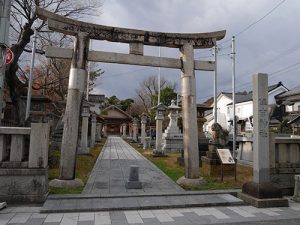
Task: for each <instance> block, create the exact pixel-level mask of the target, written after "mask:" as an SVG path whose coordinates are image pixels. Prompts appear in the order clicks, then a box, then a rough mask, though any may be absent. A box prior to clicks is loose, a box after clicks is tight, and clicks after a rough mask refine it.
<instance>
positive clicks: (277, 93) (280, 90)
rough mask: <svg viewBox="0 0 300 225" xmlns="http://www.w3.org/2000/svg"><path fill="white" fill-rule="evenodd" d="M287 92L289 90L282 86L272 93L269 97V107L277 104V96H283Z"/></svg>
mask: <svg viewBox="0 0 300 225" xmlns="http://www.w3.org/2000/svg"><path fill="white" fill-rule="evenodd" d="M286 91H288V90H287V89H286V88H284V87H282V86H280V87H278V88H276V89H274V90H272V91H270V92H269V96H268V101H269V105H271V104H275V103H276V101H275V96H276V95H279V94H281V93H283V92H286Z"/></svg>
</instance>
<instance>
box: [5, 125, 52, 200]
mask: <svg viewBox="0 0 300 225" xmlns="http://www.w3.org/2000/svg"><path fill="white" fill-rule="evenodd" d="M49 133H50V129H49V124H48V123H31V127H0V202H1V201H7V202H13V203H22V202H26V203H37V202H43V201H44V200H45V198H46V197H47V194H48V147H49Z"/></svg>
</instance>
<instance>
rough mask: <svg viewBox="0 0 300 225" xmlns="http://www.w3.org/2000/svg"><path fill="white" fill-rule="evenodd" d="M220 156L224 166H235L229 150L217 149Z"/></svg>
mask: <svg viewBox="0 0 300 225" xmlns="http://www.w3.org/2000/svg"><path fill="white" fill-rule="evenodd" d="M217 153H218V156H219V158H220V160H221V162H222V164H235V162H234V159H233V157H232V155H231V153H230V151H229V149H227V148H219V149H217Z"/></svg>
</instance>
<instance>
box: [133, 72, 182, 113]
mask: <svg viewBox="0 0 300 225" xmlns="http://www.w3.org/2000/svg"><path fill="white" fill-rule="evenodd" d="M165 87H169V88H171V89H174V90H176V88H177V84H176V82H171V81H168V80H166V79H164V78H161V80H160V89H162V88H165ZM136 94H137V98H138V99H139V100H140V101H141V103H142V104H143V106H144V110H145V111H146V112H147V113H149V111H150V109H151V107H153V106H154V105H155V104H156V103H157V100H156V99H154V98H153V97H154V96H157V95H158V82H157V76H154V75H153V76H149V77H147V78H146V79H144V80H143V81H142V82H141V83H140V87H139V88H138V89H136Z"/></svg>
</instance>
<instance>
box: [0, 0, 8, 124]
mask: <svg viewBox="0 0 300 225" xmlns="http://www.w3.org/2000/svg"><path fill="white" fill-rule="evenodd" d="M10 7H11V0H1V1H0V125H1V120H2V112H3V110H4V109H3V108H4V99H3V90H4V77H5V59H6V48H7V46H8V45H9V40H8V36H9V26H10V21H9V19H10ZM2 60H4V62H1V61H2ZM1 65H2V66H1Z"/></svg>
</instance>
